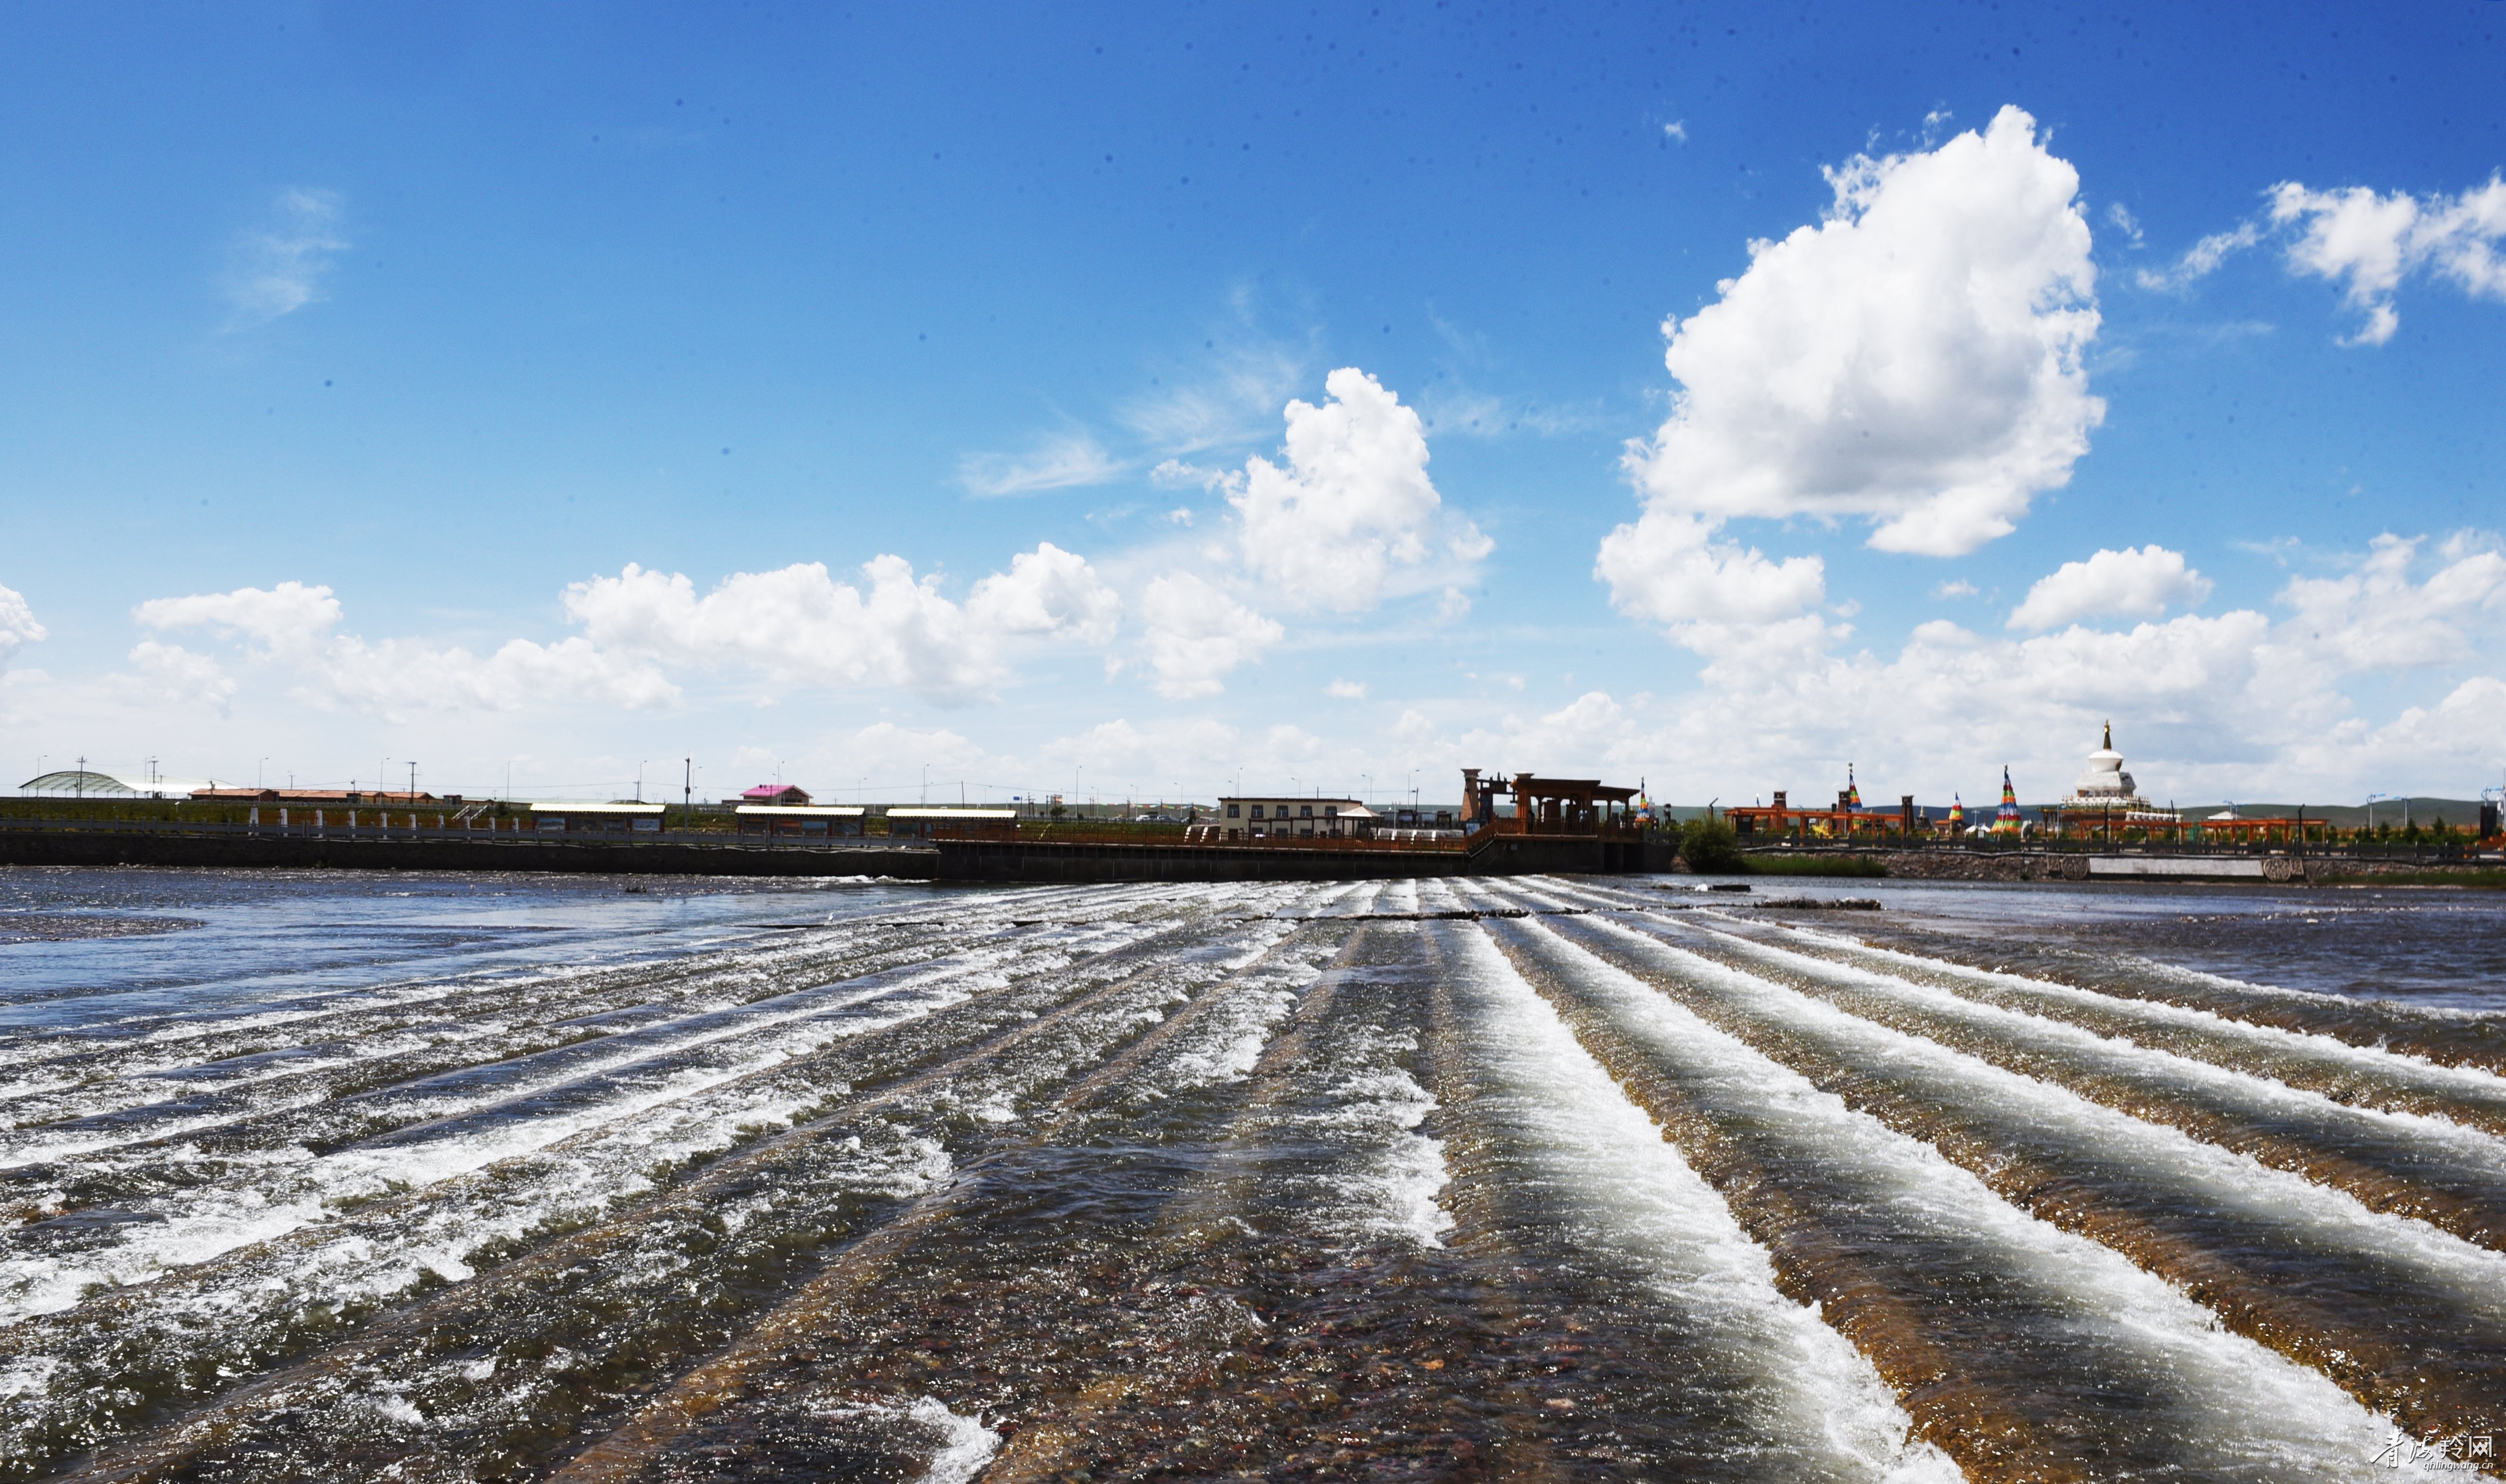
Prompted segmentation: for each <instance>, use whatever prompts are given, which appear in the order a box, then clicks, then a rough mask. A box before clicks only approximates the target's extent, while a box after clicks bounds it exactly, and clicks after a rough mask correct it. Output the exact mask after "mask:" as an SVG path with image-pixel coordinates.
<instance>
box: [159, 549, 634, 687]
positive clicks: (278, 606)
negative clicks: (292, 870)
mask: <svg viewBox="0 0 2506 1484" xmlns="http://www.w3.org/2000/svg"><path fill="white" fill-rule="evenodd" d="M131 617H132V618H133V619H135V620H136V621H137V622H138V623H139V624H140V625H141V626H142V627H144V628H152V629H158V630H171V629H185V628H207V629H210V630H212V631H214V632H217V633H220V634H223V635H225V636H227V637H230V638H240V639H245V640H248V641H251V642H252V643H253V644H254V645H256V646H258V651H259V656H260V657H261V658H263V659H265V660H269V661H275V662H279V663H283V664H284V665H286V666H287V673H288V675H289V678H290V679H291V680H292V681H293V682H294V685H293V688H292V693H294V694H295V695H297V696H298V697H299V698H301V699H303V700H305V701H307V702H309V703H311V704H314V705H317V706H332V705H338V704H340V703H342V702H344V703H346V704H348V705H351V706H355V707H357V708H358V709H360V710H364V711H370V712H373V713H375V714H376V715H381V716H387V717H399V716H405V715H408V714H411V713H413V712H420V711H436V710H472V709H483V710H493V711H515V710H520V709H522V708H524V707H527V706H530V705H533V704H536V703H541V702H547V701H560V702H578V703H585V704H592V705H609V706H625V707H630V708H645V707H657V706H667V705H671V704H673V703H675V702H676V701H677V700H678V698H679V691H678V688H677V687H675V686H673V685H671V684H670V682H669V681H668V679H667V678H665V677H664V676H662V674H661V672H660V671H658V670H655V669H654V668H653V667H652V666H650V665H648V664H642V663H637V662H632V661H627V660H624V659H621V658H619V657H618V656H616V655H612V654H603V653H601V652H600V651H599V649H597V648H596V647H595V646H594V645H593V644H592V643H591V642H590V641H588V640H585V639H581V638H573V639H566V640H562V641H559V642H558V643H556V644H554V645H541V644H536V643H533V642H532V641H530V640H527V639H514V640H509V641H507V642H506V643H505V644H504V645H503V646H502V647H501V648H499V649H497V650H496V651H495V652H494V653H493V654H487V655H479V654H473V653H471V652H470V651H469V650H467V649H463V648H461V647H459V646H453V647H449V648H439V647H437V646H434V645H429V644H426V643H423V642H421V641H417V640H408V639H386V640H383V641H381V642H380V643H377V644H369V643H367V642H366V641H365V640H364V639H361V638H358V637H357V636H355V635H353V634H339V633H334V632H333V631H332V630H333V629H334V627H335V626H336V625H337V624H338V623H339V621H340V601H339V599H338V598H337V597H336V596H334V595H333V594H332V591H331V589H330V588H329V587H327V586H308V585H306V584H304V583H292V582H291V583H278V584H277V585H276V586H275V587H271V588H261V587H238V588H235V589H234V590H233V591H231V592H207V593H194V594H191V595H189V596H185V597H179V598H152V599H150V600H148V601H147V602H145V603H142V604H140V605H139V606H138V608H136V609H135V610H133V611H132V614H131ZM131 659H132V661H133V662H134V663H136V664H138V665H139V666H140V669H141V672H142V673H143V674H144V675H147V676H149V677H151V678H153V679H154V680H155V681H156V682H157V683H158V684H160V685H161V686H163V687H164V688H166V689H167V690H168V691H169V693H181V694H185V695H188V696H190V697H192V698H194V699H203V700H207V701H210V702H213V703H216V704H224V702H225V701H226V699H227V698H228V697H229V696H231V695H232V694H233V691H234V686H233V684H232V683H231V682H229V681H227V679H226V677H225V675H224V673H223V671H221V670H220V669H218V667H217V666H216V664H215V662H214V660H211V659H209V658H207V657H206V656H202V655H198V654H192V653H190V652H189V651H185V650H182V649H180V648H177V647H172V646H165V645H160V644H157V643H155V642H154V641H150V642H146V643H143V644H141V645H140V646H139V648H138V649H136V650H134V651H132V652H131Z"/></svg>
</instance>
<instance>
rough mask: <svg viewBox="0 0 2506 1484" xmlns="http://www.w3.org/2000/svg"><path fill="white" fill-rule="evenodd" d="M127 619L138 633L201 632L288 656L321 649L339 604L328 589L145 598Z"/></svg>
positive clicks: (285, 587)
mask: <svg viewBox="0 0 2506 1484" xmlns="http://www.w3.org/2000/svg"><path fill="white" fill-rule="evenodd" d="M131 617H132V618H135V619H137V620H138V622H139V624H140V626H141V627H143V628H155V629H172V628H206V629H211V630H214V631H215V632H217V633H219V634H221V635H224V636H226V637H228V638H235V637H238V636H240V637H242V638H247V639H253V640H257V641H259V642H260V643H262V644H264V645H267V646H269V648H270V649H273V650H285V651H293V650H299V649H303V648H304V647H306V646H309V645H314V644H318V643H320V642H321V641H322V640H323V638H324V637H325V636H327V635H328V634H329V633H330V631H331V628H332V625H334V624H336V623H338V622H339V621H340V600H339V599H338V598H337V597H335V596H333V595H332V592H331V589H330V588H328V587H308V586H306V585H305V584H304V583H279V584H278V585H276V586H275V587H267V588H264V587H238V588H236V589H234V590H233V592H197V593H193V594H192V595H190V596H189V597H181V598H150V599H149V600H148V601H147V602H145V603H142V604H140V605H139V607H138V608H137V609H136V610H134V611H133V612H132V614H131Z"/></svg>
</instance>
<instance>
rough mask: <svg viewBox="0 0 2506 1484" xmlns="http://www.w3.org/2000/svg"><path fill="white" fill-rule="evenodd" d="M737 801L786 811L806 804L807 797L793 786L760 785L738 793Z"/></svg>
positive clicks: (781, 784) (803, 791)
mask: <svg viewBox="0 0 2506 1484" xmlns="http://www.w3.org/2000/svg"><path fill="white" fill-rule="evenodd" d="M739 801H740V802H741V803H743V804H776V805H780V806H782V807H784V808H787V809H788V808H791V807H792V806H794V805H796V804H806V803H807V802H808V801H809V795H808V794H807V792H806V791H805V790H803V789H802V788H800V787H799V786H797V785H795V784H788V783H761V784H759V785H758V786H757V787H755V788H753V789H743V790H742V791H740V795H739Z"/></svg>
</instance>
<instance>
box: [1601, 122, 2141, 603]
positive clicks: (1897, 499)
mask: <svg viewBox="0 0 2506 1484" xmlns="http://www.w3.org/2000/svg"><path fill="white" fill-rule="evenodd" d="M1827 175H1828V180H1829V183H1830V185H1831V186H1832V188H1833V189H1834V191H1835V197H1836V198H1835V204H1834V205H1833V206H1832V207H1831V208H1830V210H1829V211H1828V214H1827V216H1826V219H1825V220H1824V221H1822V222H1820V223H1819V224H1818V225H1816V226H1812V227H1803V228H1800V229H1798V230H1795V231H1794V232H1793V233H1792V234H1791V235H1790V236H1787V237H1785V238H1784V239H1782V240H1781V241H1775V242H1763V241H1762V242H1754V243H1752V244H1750V262H1749V266H1748V268H1747V270H1746V271H1744V272H1743V273H1741V274H1740V276H1738V277H1737V278H1734V279H1728V280H1726V281H1724V282H1723V283H1722V284H1721V285H1720V286H1719V287H1720V289H1721V294H1722V297H1721V299H1720V300H1718V301H1717V302H1715V303H1713V304H1711V305H1708V306H1707V307H1706V308H1704V309H1701V310H1700V311H1699V312H1698V313H1697V314H1695V315H1693V316H1691V317H1690V318H1688V319H1686V320H1684V321H1672V322H1666V329H1667V331H1668V334H1669V337H1670V344H1669V348H1668V350H1667V351H1666V352H1665V357H1664V359H1665V364H1666V365H1667V366H1668V367H1669V369H1670V371H1671V374H1672V375H1673V376H1675V377H1676V378H1677V379H1678V381H1679V391H1678V394H1677V398H1676V401H1675V404H1674V407H1673V411H1672V413H1671V416H1670V418H1669V420H1668V421H1666V422H1665V423H1664V424H1663V426H1662V428H1661V429H1660V431H1659V432H1657V433H1656V434H1655V436H1654V437H1653V439H1652V440H1651V441H1650V442H1646V443H1641V444H1637V445H1633V446H1631V447H1630V449H1629V454H1628V460H1627V463H1628V468H1629V473H1630V474H1631V476H1632V477H1634V479H1635V481H1636V483H1637V485H1638V486H1639V488H1640V489H1641V491H1642V493H1643V497H1644V500H1645V504H1646V509H1647V511H1648V512H1656V511H1660V512H1668V513H1672V514H1683V515H1694V516H1700V517H1703V518H1706V519H1709V520H1717V521H1719V520H1723V519H1727V518H1731V517H1735V516H1782V515H1798V514H1808V515H1816V516H1823V517H1836V516H1852V515H1859V516H1866V517H1869V518H1871V519H1873V520H1874V521H1875V522H1876V524H1877V528H1876V529H1875V530H1874V532H1873V533H1872V536H1871V538H1870V544H1871V545H1872V546H1873V547H1876V548H1880V549H1881V550H1888V551H1912V552H1921V553H1926V554H1931V555H1943V556H1947V555H1956V554H1960V553H1963V552H1966V551H1971V550H1973V549H1975V548H1978V547H1980V546H1982V545H1984V544H1985V543H1986V542H1988V541H1991V540H1993V539H1994V538H1996V537H1999V536H2003V535H2006V534H2008V533H2009V532H2010V531H2011V530H2012V529H2013V528H2014V524H2015V522H2016V521H2017V520H2018V518H2019V517H2020V516H2021V515H2023V514H2024V513H2025V512H2026V511H2027V508H2028V504H2029V502H2030V501H2031V500H2032V499H2033V498H2034V497H2035V495H2037V494H2038V493H2039V492H2041V491H2043V490H2046V489H2051V488H2054V487H2057V486H2059V485H2060V484H2062V483H2064V482H2065V481H2067V480H2068V479H2069V477H2070V474H2071V466H2072V464H2073V463H2074V462H2075V461H2076V460H2078V459H2079V457H2080V456H2081V455H2082V454H2083V453H2085V452H2087V451H2088V446H2089V430H2090V429H2092V428H2094V427H2095V426H2096V425H2097V424H2098V422H2099V421H2100V420H2101V419H2102V418H2103V416H2104V411H2105V408H2104V404H2103V403H2101V402H2100V401H2098V400H2097V399H2096V398H2095V397H2093V396H2091V395H2090V394H2089V385H2088V375H2087V372H2086V371H2085V370H2084V369H2083V367H2082V364H2081V361H2082V356H2083V353H2084V352H2085V351H2086V350H2087V348H2088V346H2089V344H2090V342H2091V341H2092V340H2093V339H2094V336H2095V335H2096V331H2097V324H2098V319H2097V311H2096V307H2095V285H2096V269H2095V267H2094V265H2093V264H2092V263H2091V261H2090V256H2089V248H2090V233H2089V225H2088V221H2087V218H2086V216H2085V214H2084V212H2083V210H2082V207H2081V205H2080V202H2079V199H2078V191H2079V175H2078V172H2077V171H2075V170H2074V169H2073V168H2072V167H2071V166H2070V164H2069V163H2067V162H2066V161H2064V160H2061V159H2057V158H2056V157H2055V156H2054V155H2052V154H2051V153H2049V152H2048V151H2047V150H2046V149H2045V147H2044V145H2043V144H2042V143H2041V142H2040V141H2039V140H2038V138H2037V135H2036V126H2035V121H2034V120H2032V119H2030V118H2029V117H2028V116H2027V115H2026V114H2025V113H2023V112H2022V111H2021V110H2019V109H2017V108H2015V107H2014V108H2004V109H2003V110H2002V111H2001V112H2000V113H1999V114H1998V115H1997V116H1996V117H1995V118H1994V119H1993V121H1992V123H1991V124H1990V125H1989V126H1988V127H1987V128H1986V129H1985V131H1984V132H1982V133H1980V134H1979V133H1976V132H1974V131H1972V130H1970V131H1968V132H1965V133H1961V134H1959V135H1957V136H1956V137H1954V138H1952V139H1951V140H1949V141H1948V142H1947V143H1944V144H1942V145H1941V146H1940V147H1939V148H1938V149H1935V150H1931V151H1928V152H1922V153H1915V154H1910V155H1895V156H1889V157H1887V158H1885V159H1870V158H1868V157H1858V158H1856V159H1851V160H1848V161H1847V162H1846V163H1845V164H1844V165H1843V166H1842V167H1840V168H1836V169H1832V170H1830V171H1828V172H1827ZM1662 545H1663V546H1664V548H1665V549H1668V550H1671V551H1673V552H1682V551H1685V550H1687V549H1689V548H1690V544H1689V543H1686V542H1685V541H1669V542H1665V543H1663V544H1662ZM1623 570H1624V569H1623Z"/></svg>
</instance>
